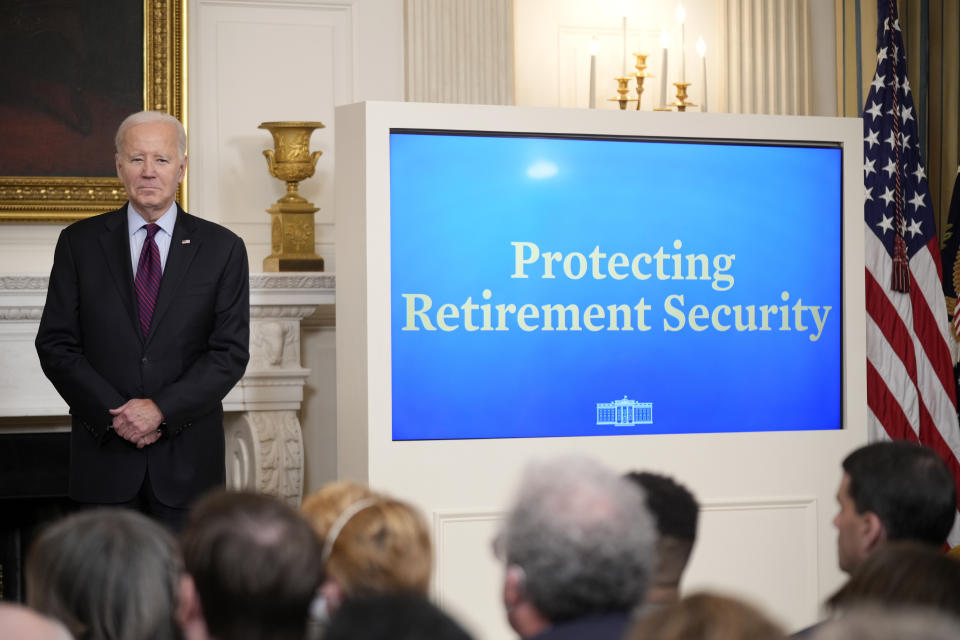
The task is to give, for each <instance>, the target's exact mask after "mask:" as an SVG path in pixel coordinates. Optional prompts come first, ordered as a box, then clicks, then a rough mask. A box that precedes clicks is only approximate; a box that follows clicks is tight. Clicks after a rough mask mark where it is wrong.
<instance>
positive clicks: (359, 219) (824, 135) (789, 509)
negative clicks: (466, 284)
mask: <svg viewBox="0 0 960 640" xmlns="http://www.w3.org/2000/svg"><path fill="white" fill-rule="evenodd" d="M336 123H337V124H336V136H337V138H336V149H337V158H336V162H337V167H336V175H337V208H336V210H337V211H338V212H339V216H338V220H337V259H338V274H337V287H336V293H337V303H336V307H337V308H336V311H337V381H338V397H337V407H338V458H337V459H338V474H339V476H340V477H342V478H349V479H355V480H360V481H364V482H367V483H369V484H370V485H371V486H372V487H374V488H375V489H380V490H383V491H386V492H389V493H391V494H393V495H396V496H398V497H400V498H402V499H406V500H409V501H411V502H412V503H414V504H416V505H417V506H419V507H420V508H422V509H423V510H424V512H425V513H426V514H427V517H428V518H429V519H430V520H431V521H432V526H433V539H434V543H435V556H436V566H435V571H434V580H433V587H432V589H433V595H434V597H435V598H436V599H437V601H438V602H439V603H440V604H441V605H443V606H444V607H446V608H448V609H449V610H450V611H451V612H452V613H454V614H455V615H456V616H458V617H459V618H460V619H461V620H463V621H464V622H465V623H466V625H467V626H468V627H469V628H470V629H471V630H472V631H473V632H475V633H476V634H477V636H478V637H482V638H487V639H491V640H493V639H501V638H512V637H515V634H514V633H513V632H512V631H511V630H510V629H509V628H508V627H507V625H506V622H505V615H504V612H503V607H502V604H501V601H500V586H501V581H502V577H503V575H502V574H503V568H502V567H501V566H498V564H497V562H496V561H495V559H494V558H493V555H492V554H491V553H490V541H491V539H492V537H493V535H494V534H495V532H496V530H497V528H498V525H499V522H500V521H501V519H502V517H503V515H504V511H505V509H506V508H507V506H508V502H509V499H510V497H511V495H512V492H513V489H514V488H515V485H516V482H517V480H518V478H519V473H520V471H521V470H522V468H523V467H524V465H525V463H527V462H528V461H529V460H531V459H535V458H543V457H547V456H553V455H556V454H561V453H570V452H578V453H583V454H588V455H591V456H594V457H596V458H599V459H601V460H603V461H604V462H605V463H607V464H609V465H610V466H612V467H613V468H616V469H617V470H621V471H627V470H634V469H646V470H651V471H656V472H661V473H666V474H669V475H672V476H674V477H676V478H677V479H678V480H680V481H681V482H683V483H685V484H687V485H688V486H689V487H690V488H691V489H692V490H693V492H694V493H695V494H696V496H697V498H698V499H699V501H700V503H701V505H702V513H701V519H700V529H699V535H698V541H697V544H696V547H695V549H694V553H693V558H692V561H691V565H690V566H689V568H688V571H687V575H686V578H685V581H684V584H683V589H684V591H686V592H689V591H691V590H696V589H712V590H719V591H723V592H726V593H732V594H734V595H738V596H741V597H745V598H747V599H749V600H751V601H753V602H755V603H757V604H759V605H760V606H761V607H763V608H764V609H765V610H767V611H769V612H770V613H771V615H772V616H773V617H774V618H776V619H778V620H779V621H780V622H782V623H783V624H784V625H785V626H786V627H787V628H788V629H791V630H795V629H798V628H801V627H803V626H805V625H807V624H810V623H813V622H814V621H815V620H816V619H817V618H818V615H819V611H820V604H821V603H822V601H823V600H824V598H825V597H826V596H828V595H829V594H830V593H831V592H832V591H833V590H834V589H835V588H836V587H838V586H839V584H840V583H841V581H842V576H841V574H840V572H839V569H838V568H837V558H836V535H835V530H834V528H833V527H832V525H831V520H832V518H833V516H834V514H835V513H836V503H835V498H834V496H835V493H836V490H837V486H838V484H839V481H840V477H841V471H840V461H841V460H842V458H843V457H844V456H845V455H846V454H847V453H848V452H849V451H851V450H852V449H854V448H856V447H857V446H860V445H861V444H863V443H865V442H866V439H867V432H866V383H865V367H864V361H865V346H864V338H863V327H864V322H865V319H864V294H863V264H864V262H863V206H862V205H863V202H862V198H863V185H862V176H861V171H862V139H861V130H860V127H861V124H860V121H859V120H846V119H834V118H791V117H770V116H730V115H719V114H698V113H686V114H677V113H653V112H641V113H636V112H616V111H614V112H611V111H587V110H575V109H526V108H509V107H507V108H504V107H484V106H464V105H439V104H431V105H427V104H412V103H363V104H357V105H349V106H344V107H340V108H338V109H337V114H336ZM392 129H393V130H399V129H403V130H431V131H433V132H441V133H442V132H444V131H453V132H455V131H461V132H462V131H469V132H481V133H484V134H494V133H500V134H506V135H511V134H533V135H541V136H547V137H549V136H551V135H560V136H563V135H575V136H607V137H622V136H647V137H655V138H658V139H664V138H670V139H673V140H675V141H681V142H683V141H684V140H690V141H697V140H700V141H703V140H740V141H747V142H750V141H756V142H757V143H759V144H763V143H769V144H786V145H805V144H807V143H808V141H811V140H812V141H819V142H827V143H830V144H832V145H834V147H836V148H839V149H841V151H842V174H843V182H842V220H841V219H839V216H838V220H837V224H838V225H842V240H843V250H842V274H838V276H837V277H838V278H840V279H841V281H842V309H836V310H835V311H836V315H835V316H832V318H831V321H835V322H841V321H842V327H841V329H840V335H841V341H840V342H841V343H842V346H841V349H842V385H840V386H842V389H837V393H840V394H842V401H841V404H840V406H841V409H840V411H839V413H841V414H842V415H841V417H840V423H841V425H840V426H841V428H835V429H831V430H810V431H772V432H771V431H768V432H741V433H702V434H698V433H685V434H657V435H616V436H610V435H602V436H578V437H529V438H526V437H525V438H487V439H459V440H456V439H452V440H393V406H394V401H395V398H393V395H392V394H393V389H394V383H395V381H394V380H393V379H392V375H393V373H392V372H393V361H392V357H393V350H392V347H393V345H392V340H393V338H392V335H393V330H394V327H393V326H392V320H391V311H392V305H396V304H398V298H396V297H395V296H396V293H395V292H394V291H393V290H392V288H391V282H392V278H393V277H395V275H396V274H392V273H391V250H392V244H391V243H392V240H391V238H392V236H391V171H390V169H391V167H390V133H391V130H392ZM683 170H684V169H683V167H677V171H681V172H682V171H683ZM643 173H644V171H643V167H637V183H636V185H624V192H623V193H622V194H608V195H609V199H607V200H599V201H597V202H595V203H594V204H595V207H596V208H597V209H598V210H599V209H601V208H605V207H613V206H620V205H622V204H623V203H627V202H631V203H632V202H634V201H640V202H642V200H643V197H644V192H643V188H642V187H643ZM696 185H697V176H695V175H691V176H689V186H690V188H691V189H695V188H696ZM718 197H719V196H718ZM682 204H683V203H682V198H681V200H678V203H677V206H678V210H679V209H682ZM838 210H839V209H838ZM456 214H457V212H456V211H455V210H453V211H451V212H450V215H456ZM590 215H591V212H590V211H588V210H585V211H584V216H585V217H588V216H590ZM770 215H771V216H774V215H777V212H775V211H771V212H770ZM455 240H456V239H452V240H451V241H455ZM590 246H592V244H591V245H590ZM838 249H839V248H838V247H833V250H838ZM423 259H424V260H429V259H430V256H429V255H426V254H425V255H424V256H423ZM838 264H839V263H838ZM402 268H404V266H403V265H395V266H394V267H393V270H394V271H396V270H398V269H402ZM438 268H443V267H442V266H438ZM778 293H779V291H778ZM477 295H478V294H477ZM778 326H779V325H778ZM811 339H812V338H811ZM459 364H460V366H469V363H459ZM683 364H684V366H686V367H689V368H697V367H712V366H714V365H715V364H716V363H714V362H711V353H710V352H709V351H707V352H704V353H703V354H702V357H701V358H699V359H696V360H694V359H691V360H690V361H689V362H685V363H683ZM510 366H511V363H510V362H509V358H506V359H505V361H504V362H503V367H504V368H505V369H507V368H509V367H510ZM782 366H783V367H786V368H789V367H790V366H792V363H791V362H788V361H784V362H783V364H782ZM529 384H530V386H531V388H535V387H536V385H537V381H535V380H531V381H530V382H529ZM698 392H699V390H698V389H697V388H690V389H689V390H688V394H689V402H691V403H696V402H697V398H698ZM783 393H784V394H786V395H789V394H790V393H791V391H790V389H789V388H785V389H783ZM621 396H622V394H620V395H617V396H610V397H605V398H597V399H596V400H597V401H598V402H600V401H601V400H602V401H604V402H610V401H613V400H615V399H617V398H619V397H621ZM635 399H636V400H639V401H644V400H645V398H642V397H640V398H635ZM495 401H496V399H495V398H491V402H495ZM464 409H465V410H468V409H469V407H465V408H464ZM589 411H592V412H594V414H595V413H596V411H597V409H595V408H594V407H590V408H589ZM658 411H659V409H658V407H654V408H653V419H654V420H657V419H658V416H659V415H660V414H658ZM641 426H642V425H641Z"/></svg>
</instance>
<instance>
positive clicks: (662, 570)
mask: <svg viewBox="0 0 960 640" xmlns="http://www.w3.org/2000/svg"><path fill="white" fill-rule="evenodd" d="M627 478H628V479H629V480H632V481H633V482H636V483H637V484H638V485H640V486H641V487H642V488H643V490H644V493H645V494H646V496H647V499H646V504H647V508H648V509H649V510H650V513H651V514H652V515H653V519H654V520H655V521H656V525H657V562H656V567H657V568H656V571H655V572H654V574H653V579H652V581H651V584H650V588H649V589H647V595H646V597H645V598H644V605H645V606H661V605H666V604H672V603H674V602H677V601H678V600H679V599H680V578H682V577H683V571H684V569H686V568H687V562H688V561H689V560H690V554H691V553H692V552H693V544H694V542H696V539H697V518H698V516H699V512H700V505H699V503H697V499H696V498H694V497H693V494H692V493H690V490H689V489H687V488H686V487H685V486H683V485H682V484H679V483H677V482H676V481H675V480H673V479H672V478H668V477H667V476H663V475H659V474H656V473H649V472H646V471H641V472H636V471H634V472H632V473H628V474H627Z"/></svg>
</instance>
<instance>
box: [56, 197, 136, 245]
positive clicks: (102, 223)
mask: <svg viewBox="0 0 960 640" xmlns="http://www.w3.org/2000/svg"><path fill="white" fill-rule="evenodd" d="M126 220H127V212H126V205H124V206H123V208H120V209H117V210H115V211H108V212H106V213H100V214H97V215H95V216H90V217H89V218H84V219H82V220H77V221H76V222H74V223H71V224H70V225H68V226H67V227H66V228H64V230H63V233H64V234H66V235H68V236H71V237H75V238H82V237H85V236H88V235H99V234H101V233H103V232H104V231H111V230H113V229H116V226H117V225H118V224H125V223H126Z"/></svg>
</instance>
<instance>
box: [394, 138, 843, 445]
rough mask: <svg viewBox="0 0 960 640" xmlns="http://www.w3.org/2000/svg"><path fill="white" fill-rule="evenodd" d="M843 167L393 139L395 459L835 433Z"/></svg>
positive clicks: (775, 148)
mask: <svg viewBox="0 0 960 640" xmlns="http://www.w3.org/2000/svg"><path fill="white" fill-rule="evenodd" d="M841 165H842V151H841V149H840V148H839V146H838V145H823V146H816V145H804V146H797V145H789V144H778V143H776V142H769V143H767V142H765V143H763V144H757V143H756V142H755V141H741V142H737V141H711V140H697V141H691V140H688V139H680V138H676V139H650V138H624V137H615V138H614V137H591V136H584V137H579V136H544V135H540V134H537V135H519V134H513V133H510V134H489V133H475V132H474V133H471V132H452V131H440V132H438V131H426V130H417V131H414V130H400V129H394V130H391V134H390V266H391V272H390V273H391V275H390V277H391V283H390V304H391V331H390V336H391V341H392V348H391V355H392V424H393V439H394V440H422V439H456V438H511V437H553V436H591V435H611V434H667V433H717V432H743V431H783V430H812V429H838V428H841V427H842V383H843V380H842V345H841V336H842V318H841V311H842V291H841V279H842V237H841V227H842V219H843V213H842V166H841Z"/></svg>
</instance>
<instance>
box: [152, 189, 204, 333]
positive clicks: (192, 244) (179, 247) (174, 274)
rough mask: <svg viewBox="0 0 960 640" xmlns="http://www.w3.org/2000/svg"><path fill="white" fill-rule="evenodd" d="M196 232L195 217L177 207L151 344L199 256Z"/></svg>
mask: <svg viewBox="0 0 960 640" xmlns="http://www.w3.org/2000/svg"><path fill="white" fill-rule="evenodd" d="M195 232H196V223H195V222H194V220H193V216H191V215H190V214H188V213H187V212H186V211H184V210H183V209H181V208H180V206H179V205H177V222H176V224H175V225H174V227H173V238H172V239H171V240H170V252H169V253H168V254H167V264H166V266H165V267H164V269H163V277H162V278H161V279H160V291H159V292H157V305H156V307H154V309H153V320H152V321H151V322H150V333H148V334H147V342H150V339H151V338H153V334H154V333H155V332H156V328H157V327H158V326H159V324H160V323H161V322H162V321H163V316H164V314H165V313H166V312H167V309H169V308H170V303H171V302H172V301H173V299H174V297H175V296H176V294H177V290H179V288H180V285H181V284H182V283H183V277H184V276H185V275H186V274H187V271H188V270H189V269H190V263H192V262H193V258H194V256H196V255H197V250H199V248H200V243H201V238H200V237H199V236H197V235H196V233H195Z"/></svg>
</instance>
